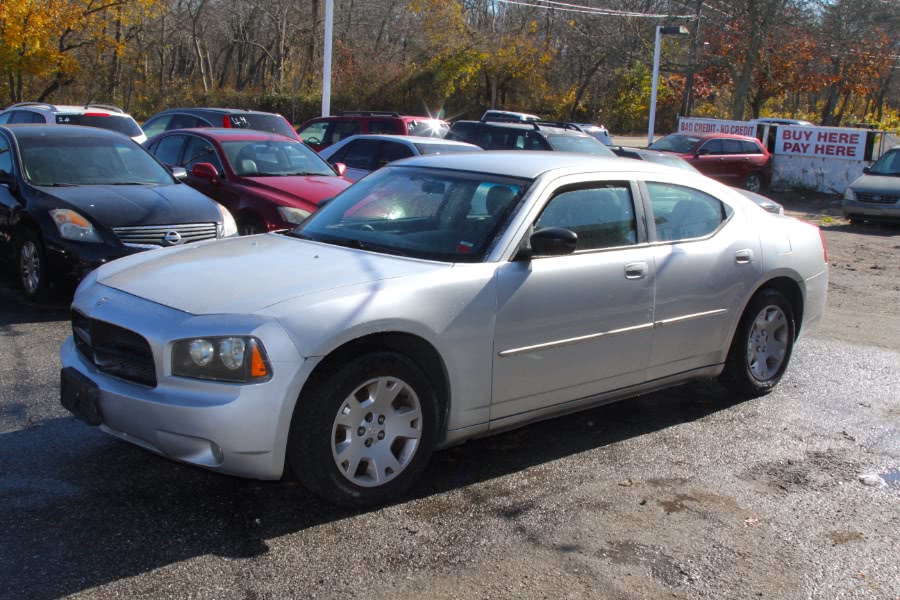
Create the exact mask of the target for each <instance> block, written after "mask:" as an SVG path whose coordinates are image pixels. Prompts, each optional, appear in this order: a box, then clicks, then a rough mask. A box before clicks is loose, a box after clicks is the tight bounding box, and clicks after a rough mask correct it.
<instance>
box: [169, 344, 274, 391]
mask: <svg viewBox="0 0 900 600" xmlns="http://www.w3.org/2000/svg"><path fill="white" fill-rule="evenodd" d="M172 375H178V376H179V377H191V378H193V379H211V380H213V381H228V382H231V383H260V382H263V381H268V380H269V379H271V378H272V368H271V366H269V359H268V357H267V356H266V351H265V349H264V348H263V345H262V342H260V341H259V340H258V339H256V338H253V337H240V336H222V337H206V338H199V337H198V338H191V339H187V340H178V341H176V342H175V345H174V346H173V347H172Z"/></svg>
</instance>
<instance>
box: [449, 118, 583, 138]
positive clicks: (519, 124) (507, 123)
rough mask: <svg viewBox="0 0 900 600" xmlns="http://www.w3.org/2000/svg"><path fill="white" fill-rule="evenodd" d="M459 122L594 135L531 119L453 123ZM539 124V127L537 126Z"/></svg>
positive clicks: (523, 129) (553, 132) (556, 132)
mask: <svg viewBox="0 0 900 600" xmlns="http://www.w3.org/2000/svg"><path fill="white" fill-rule="evenodd" d="M457 123H460V124H462V123H472V124H474V125H480V126H481V127H495V128H503V129H509V128H511V129H521V130H522V131H538V132H545V133H552V134H554V135H556V134H563V135H577V136H582V137H592V136H590V135H588V134H586V133H584V132H583V131H579V130H577V129H566V128H563V127H554V126H553V125H547V124H545V123H544V122H542V121H529V122H527V123H525V122H518V121H455V122H454V123H453V124H454V125H456V124H457ZM535 126H537V127H535Z"/></svg>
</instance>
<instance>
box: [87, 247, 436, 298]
mask: <svg viewBox="0 0 900 600" xmlns="http://www.w3.org/2000/svg"><path fill="white" fill-rule="evenodd" d="M448 268H450V265H449V264H442V263H434V262H428V261H421V260H415V259H408V258H403V257H397V256H388V255H383V254H377V253H374V252H364V251H361V250H354V249H350V248H343V247H340V246H330V245H327V244H322V243H317V242H310V241H306V240H300V239H297V238H291V237H288V236H284V235H280V234H274V233H272V234H265V235H254V236H246V237H238V238H228V239H224V240H218V241H211V242H208V243H203V242H201V243H197V244H190V245H187V246H178V247H174V248H167V249H162V250H153V251H151V252H141V253H139V254H133V255H131V256H127V257H125V258H122V259H119V260H116V261H114V262H112V263H110V264H108V265H104V266H103V267H101V268H100V269H99V270H98V272H97V281H98V282H99V283H101V284H103V285H106V286H109V287H112V288H115V289H117V290H121V291H123V292H126V293H128V294H132V295H134V296H138V297H140V298H145V299H147V300H150V301H152V302H156V303H158V304H162V305H164V306H168V307H171V308H174V309H177V310H181V311H184V312H187V313H191V314H194V315H202V314H249V313H253V312H255V311H258V310H261V309H263V308H266V307H268V306H272V305H274V304H278V303H280V302H284V301H286V300H290V299H293V298H297V297H300V296H305V295H307V294H313V293H317V292H323V291H327V290H335V289H338V288H343V287H349V286H354V285H358V284H367V283H372V282H376V281H382V280H386V279H393V278H397V277H405V276H408V275H415V274H421V273H428V272H433V271H435V270H440V269H448Z"/></svg>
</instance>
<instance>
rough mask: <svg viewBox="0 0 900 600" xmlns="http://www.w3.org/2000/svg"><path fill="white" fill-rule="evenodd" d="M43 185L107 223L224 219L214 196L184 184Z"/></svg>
mask: <svg viewBox="0 0 900 600" xmlns="http://www.w3.org/2000/svg"><path fill="white" fill-rule="evenodd" d="M40 189H41V190H42V191H43V192H44V193H45V194H47V195H49V196H53V197H55V198H57V199H59V200H61V201H63V202H64V203H66V204H68V205H70V206H71V207H72V208H74V209H75V210H77V211H78V212H80V213H82V214H85V215H87V216H88V217H90V218H91V219H93V220H94V221H96V222H97V223H100V224H101V225H104V226H106V227H128V226H140V225H177V224H181V223H218V222H221V220H222V215H221V214H220V213H219V210H218V208H216V205H215V203H214V202H213V201H212V200H210V199H209V198H207V197H206V196H204V195H203V194H201V193H200V192H198V191H197V190H195V189H192V188H191V187H189V186H187V185H183V184H172V185H85V186H77V187H54V188H47V187H43V188H40Z"/></svg>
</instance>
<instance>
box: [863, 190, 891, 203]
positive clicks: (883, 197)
mask: <svg viewBox="0 0 900 600" xmlns="http://www.w3.org/2000/svg"><path fill="white" fill-rule="evenodd" d="M856 199H857V200H859V201H860V202H868V203H869V204H897V200H900V196H898V195H897V194H875V193H872V192H857V193H856Z"/></svg>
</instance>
